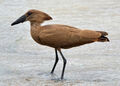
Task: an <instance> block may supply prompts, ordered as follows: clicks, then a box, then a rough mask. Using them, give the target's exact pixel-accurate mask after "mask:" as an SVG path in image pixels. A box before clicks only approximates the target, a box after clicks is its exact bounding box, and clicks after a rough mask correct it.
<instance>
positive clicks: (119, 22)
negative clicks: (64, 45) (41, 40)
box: [0, 0, 120, 86]
mask: <svg viewBox="0 0 120 86" xmlns="http://www.w3.org/2000/svg"><path fill="white" fill-rule="evenodd" d="M29 9H39V10H41V11H44V12H47V13H48V14H50V15H51V16H52V17H53V19H54V20H53V21H49V22H45V23H44V24H54V23H55V24H66V25H71V26H74V27H78V28H88V29H91V30H103V31H107V32H108V33H109V36H108V37H109V39H110V42H109V43H93V44H89V45H84V46H80V47H77V48H72V49H68V50H63V53H64V56H65V57H66V59H67V60H68V63H67V67H66V71H65V79H64V80H63V81H61V80H60V79H59V78H60V74H61V70H62V60H61V58H60V61H59V63H58V65H57V68H56V70H55V74H54V75H51V74H50V71H51V68H52V67H53V64H54V59H55V58H54V57H55V55H54V49H52V48H49V47H46V46H42V45H38V44H37V43H35V42H34V41H33V40H32V38H31V36H30V29H29V28H30V25H29V22H26V23H24V24H19V25H16V26H14V27H11V26H10V24H11V23H12V22H13V21H15V20H16V19H17V18H18V17H20V16H21V15H23V14H24V13H25V12H26V11H27V10H29ZM0 12H1V13H0V24H1V25H0V86H120V49H119V48H120V36H119V34H120V29H119V28H120V1H119V0H50V1H48V0H20V1H19V0H0Z"/></svg>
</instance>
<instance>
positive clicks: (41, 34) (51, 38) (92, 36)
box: [12, 10, 109, 79]
mask: <svg viewBox="0 0 120 86" xmlns="http://www.w3.org/2000/svg"><path fill="white" fill-rule="evenodd" d="M51 19H52V17H50V16H49V15H48V14H46V13H44V12H41V11H38V10H30V11H28V12H27V13H25V14H24V15H23V16H21V17H20V18H19V19H17V20H16V21H15V22H14V23H12V25H15V24H18V23H21V22H25V21H30V23H31V36H32V38H33V39H34V40H35V41H36V42H37V43H39V44H42V45H46V46H50V47H53V48H55V54H56V60H55V64H54V66H53V69H52V71H51V73H53V72H54V69H55V67H56V64H57V62H58V60H59V58H58V54H57V50H58V51H59V52H60V54H61V56H62V58H63V62H64V64H63V70H62V75H61V79H63V76H64V70H65V66H66V59H65V57H64V56H63V54H62V52H61V48H63V49H67V48H72V47H76V46H80V45H83V44H87V43H92V42H97V41H98V42H107V41H109V39H108V38H107V37H105V36H106V35H108V33H107V32H104V31H93V30H82V29H78V28H75V27H71V26H67V25H60V24H51V25H45V26H41V23H43V22H44V21H46V20H51Z"/></svg>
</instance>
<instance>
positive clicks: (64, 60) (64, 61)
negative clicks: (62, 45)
mask: <svg viewBox="0 0 120 86" xmlns="http://www.w3.org/2000/svg"><path fill="white" fill-rule="evenodd" d="M59 52H60V55H61V56H62V59H63V70H62V75H61V79H63V77H64V71H65V66H66V63H67V60H66V59H65V57H64V56H63V54H62V52H61V50H60V49H59Z"/></svg>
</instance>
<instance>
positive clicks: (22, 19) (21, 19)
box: [11, 15, 27, 26]
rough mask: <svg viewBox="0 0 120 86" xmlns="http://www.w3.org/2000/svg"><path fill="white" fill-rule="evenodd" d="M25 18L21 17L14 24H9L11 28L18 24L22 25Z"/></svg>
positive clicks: (24, 16)
mask: <svg viewBox="0 0 120 86" xmlns="http://www.w3.org/2000/svg"><path fill="white" fill-rule="evenodd" d="M26 18H27V17H26V15H23V16H21V17H20V18H19V19H17V20H16V21H15V22H13V23H12V24H11V26H13V25H16V24H19V23H23V22H24V21H25V20H26Z"/></svg>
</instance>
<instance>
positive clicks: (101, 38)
mask: <svg viewBox="0 0 120 86" xmlns="http://www.w3.org/2000/svg"><path fill="white" fill-rule="evenodd" d="M96 32H100V33H101V37H99V38H98V40H97V41H99V42H109V41H110V40H109V39H108V38H107V37H105V36H106V35H108V33H107V32H104V31H96Z"/></svg>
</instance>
